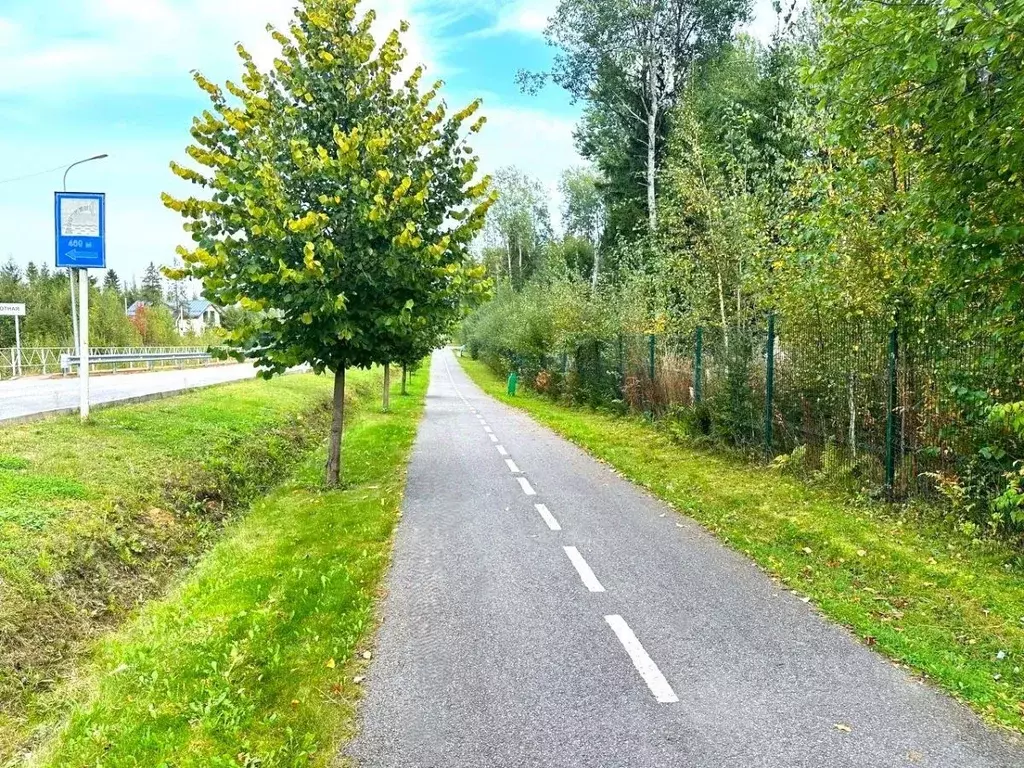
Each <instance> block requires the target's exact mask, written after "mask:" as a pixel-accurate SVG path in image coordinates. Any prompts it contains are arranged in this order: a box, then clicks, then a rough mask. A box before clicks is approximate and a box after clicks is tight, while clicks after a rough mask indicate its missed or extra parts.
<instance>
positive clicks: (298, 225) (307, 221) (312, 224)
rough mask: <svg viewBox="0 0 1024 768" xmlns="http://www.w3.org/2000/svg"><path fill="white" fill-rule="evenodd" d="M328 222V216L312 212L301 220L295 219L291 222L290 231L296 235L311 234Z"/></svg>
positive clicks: (289, 223) (289, 224)
mask: <svg viewBox="0 0 1024 768" xmlns="http://www.w3.org/2000/svg"><path fill="white" fill-rule="evenodd" d="M326 222H327V216H326V215H324V214H322V213H317V212H315V211H310V212H309V213H307V214H306V215H305V216H303V217H302V218H300V219H293V220H292V221H289V222H288V229H289V230H291V231H292V232H296V233H303V232H309V231H311V230H313V229H316V228H317V227H320V226H323V225H324V224H325V223H326ZM307 245H308V243H307Z"/></svg>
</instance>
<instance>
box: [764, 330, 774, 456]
mask: <svg viewBox="0 0 1024 768" xmlns="http://www.w3.org/2000/svg"><path fill="white" fill-rule="evenodd" d="M765 363H766V367H765V379H764V460H765V461H766V462H768V461H771V460H772V442H773V437H774V426H775V412H774V401H775V313H774V312H770V313H769V314H768V343H767V345H765Z"/></svg>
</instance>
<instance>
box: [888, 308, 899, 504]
mask: <svg viewBox="0 0 1024 768" xmlns="http://www.w3.org/2000/svg"><path fill="white" fill-rule="evenodd" d="M899 352H900V348H899V335H898V332H897V327H896V326H895V325H894V326H893V328H892V330H891V331H890V332H889V404H888V405H889V410H888V413H887V415H886V419H885V498H886V499H887V500H888V501H893V500H894V499H895V496H896V398H897V391H896V385H897V381H896V376H897V362H898V359H899Z"/></svg>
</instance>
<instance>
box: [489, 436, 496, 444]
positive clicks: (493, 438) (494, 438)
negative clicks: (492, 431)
mask: <svg viewBox="0 0 1024 768" xmlns="http://www.w3.org/2000/svg"><path fill="white" fill-rule="evenodd" d="M489 437H490V438H491V442H492V443H496V442H498V436H497V435H489Z"/></svg>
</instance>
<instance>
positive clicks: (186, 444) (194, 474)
mask: <svg viewBox="0 0 1024 768" xmlns="http://www.w3.org/2000/svg"><path fill="white" fill-rule="evenodd" d="M329 397H330V382H328V381H326V380H325V379H320V378H317V377H314V376H312V375H309V376H288V377H284V378H281V379H278V380H275V381H273V382H258V381H249V382H244V383H238V384H230V385H224V386H219V387H213V388H209V389H204V390H201V391H197V392H193V393H189V394H184V395H181V396H179V397H174V398H170V399H167V400H161V401H158V402H152V403H147V404H143V405H133V406H121V407H115V408H110V409H103V410H101V411H97V412H96V414H95V416H94V419H93V421H92V423H90V424H88V425H86V426H83V425H82V424H81V423H79V421H78V420H77V419H76V418H74V417H64V418H56V419H50V420H46V421H41V422H33V423H30V424H22V425H18V426H8V427H3V428H0V764H2V763H3V762H4V757H5V756H7V757H9V756H10V754H11V753H12V752H13V751H14V750H15V749H16V748H17V747H18V745H20V744H22V743H24V741H25V739H26V735H27V732H28V731H29V730H30V729H31V728H32V726H33V724H34V722H35V721H36V720H38V719H40V718H45V717H46V716H47V715H48V713H47V712H46V711H45V710H46V705H44V703H43V699H46V698H47V696H48V694H49V692H51V691H52V690H53V689H54V688H55V687H56V686H57V684H58V682H59V681H60V680H61V679H62V678H63V677H64V676H65V675H66V674H67V673H68V671H69V670H70V669H71V668H72V667H73V665H74V663H75V661H76V659H77V658H78V656H79V654H80V652H81V650H82V649H83V648H84V647H85V646H86V645H87V644H88V642H89V640H90V639H91V638H93V637H95V636H96V635H98V634H99V633H102V632H105V631H108V630H109V629H110V628H111V627H112V626H116V625H117V624H118V623H119V622H121V621H122V620H123V618H124V617H125V616H126V615H127V614H128V612H129V611H131V610H132V608H134V607H135V606H137V605H138V604H140V603H141V602H142V601H144V600H146V599H148V598H149V597H151V596H152V595H154V594H156V593H158V592H159V591H160V590H161V589H162V588H163V586H164V585H165V584H166V582H167V579H168V578H169V577H170V576H171V575H172V574H174V573H175V572H177V571H178V570H179V569H180V567H181V566H183V565H185V564H187V563H188V562H189V561H190V560H191V558H193V557H195V556H196V555H197V554H198V553H200V552H202V551H203V550H204V549H205V548H207V546H208V545H209V543H210V542H211V541H212V540H213V538H214V536H215V534H216V533H217V531H219V529H220V528H221V526H222V524H223V523H224V521H225V520H227V519H229V518H230V517H231V516H232V514H233V513H234V512H235V511H237V510H239V509H242V508H243V507H245V506H246V505H248V504H249V503H250V502H251V500H252V499H253V498H255V497H256V496H258V495H260V494H262V493H264V492H265V491H266V489H267V488H268V487H272V486H276V485H277V484H278V483H279V482H280V480H281V478H282V477H283V476H285V475H286V473H287V471H288V470H289V468H290V467H291V466H292V465H293V464H294V463H295V462H297V461H299V460H300V459H301V457H302V456H304V455H305V451H306V450H307V448H308V447H309V446H312V445H314V444H316V443H318V442H319V440H320V439H321V438H322V436H323V435H324V434H325V432H326V430H327V425H328V423H329V418H330V411H329Z"/></svg>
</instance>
